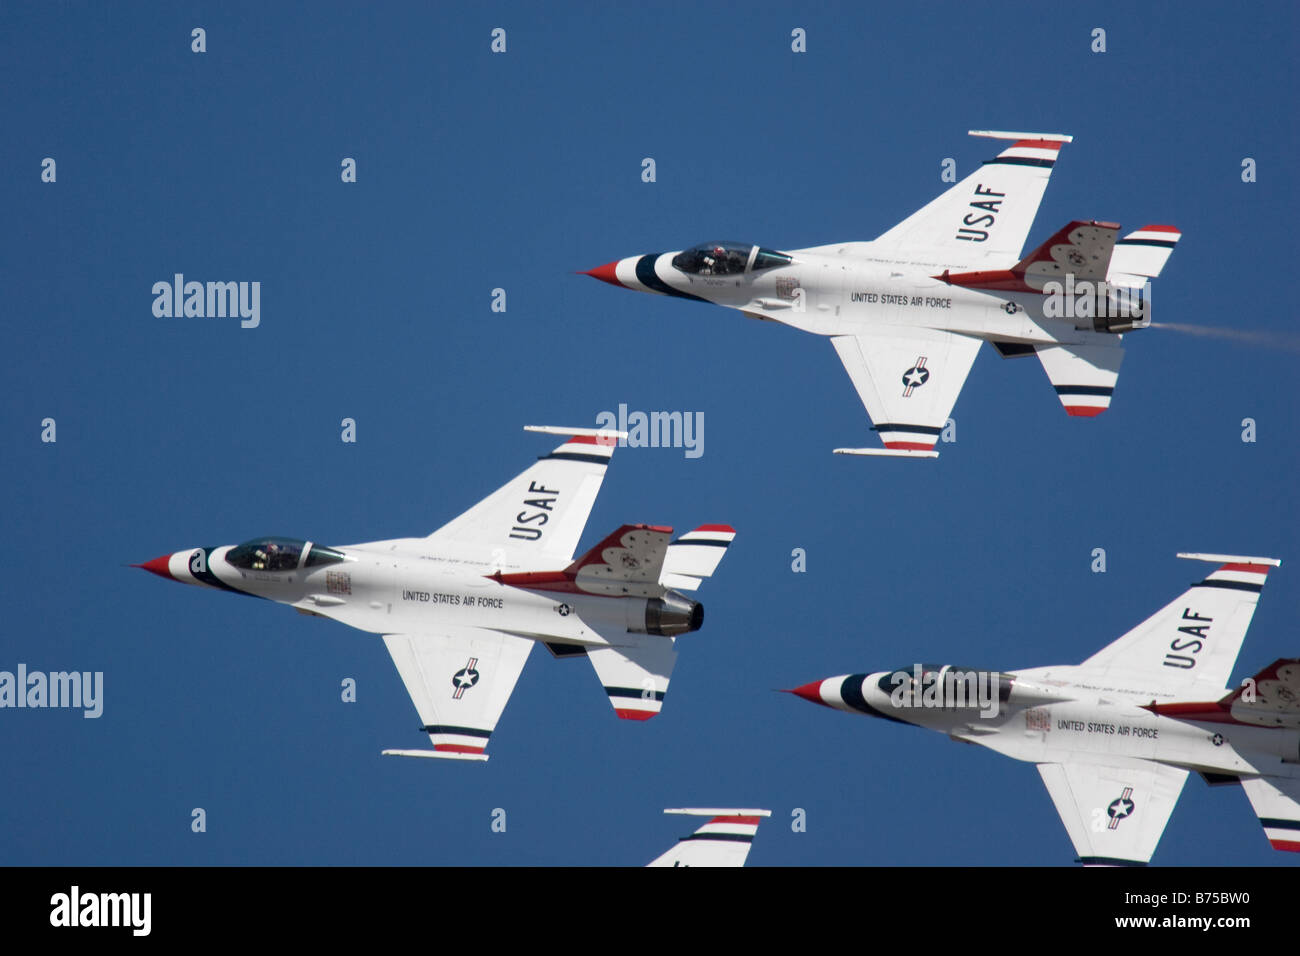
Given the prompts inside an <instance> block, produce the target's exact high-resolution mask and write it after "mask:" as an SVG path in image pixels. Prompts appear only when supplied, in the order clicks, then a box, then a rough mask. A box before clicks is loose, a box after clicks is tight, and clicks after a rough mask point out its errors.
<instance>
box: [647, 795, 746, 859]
mask: <svg viewBox="0 0 1300 956" xmlns="http://www.w3.org/2000/svg"><path fill="white" fill-rule="evenodd" d="M664 813H681V814H686V815H688V816H695V817H709V820H708V822H707V823H705V824H704V825H703V826H701V827H700V828H699V829H697V830H696V831H695V832H694V833H692V834H691V835H690V836H686V837H682V838H681V839H680V840H678V841H677V845H676V846H674V847H673V848H672V849H671V850H669V851H668V852H667V853H665V854H663V855H662V856H660V857H657V858H656V859H654V860H651V861H650V862H649V863H648V864H646V865H647V866H744V865H745V859H746V858H747V857H748V856H749V848H750V846H751V845H752V844H753V842H754V835H755V834H756V833H757V832H758V824H759V822H760V821H761V820H762V819H763V817H770V816H771V815H772V811H771V810H744V809H730V808H725V809H718V808H714V807H682V808H680V809H676V810H665V811H664Z"/></svg>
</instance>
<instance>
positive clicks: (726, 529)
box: [695, 524, 736, 534]
mask: <svg viewBox="0 0 1300 956" xmlns="http://www.w3.org/2000/svg"><path fill="white" fill-rule="evenodd" d="M695 530H696V531H721V532H722V533H723V534H735V533H736V529H735V528H733V527H732V526H731V525H729V524H702V525H700V526H699V527H698V528H696V529H695Z"/></svg>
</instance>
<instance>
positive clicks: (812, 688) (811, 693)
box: [787, 680, 830, 707]
mask: <svg viewBox="0 0 1300 956" xmlns="http://www.w3.org/2000/svg"><path fill="white" fill-rule="evenodd" d="M787 693H790V694H794V695H795V696H797V697H802V698H803V699H804V700H806V701H811V702H812V703H814V704H821V705H822V706H823V707H829V706H830V705H829V704H827V703H826V701H824V700H822V682H821V681H819V680H815V681H813V682H812V683H811V684H804V685H803V686H802V687H796V688H795V689H794V690H791V691H787Z"/></svg>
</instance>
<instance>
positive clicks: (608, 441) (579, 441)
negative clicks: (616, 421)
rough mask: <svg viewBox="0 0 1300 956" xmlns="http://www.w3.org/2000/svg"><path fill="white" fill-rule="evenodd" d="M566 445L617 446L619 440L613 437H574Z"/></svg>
mask: <svg viewBox="0 0 1300 956" xmlns="http://www.w3.org/2000/svg"><path fill="white" fill-rule="evenodd" d="M564 444H566V445H604V446H609V445H616V444H618V439H617V438H615V437H613V436H612V435H574V436H573V437H572V438H570V439H569V440H568V441H566V442H565V443H564Z"/></svg>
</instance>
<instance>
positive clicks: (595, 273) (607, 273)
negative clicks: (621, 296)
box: [582, 259, 623, 289]
mask: <svg viewBox="0 0 1300 956" xmlns="http://www.w3.org/2000/svg"><path fill="white" fill-rule="evenodd" d="M617 268H618V260H617V259H615V260H614V261H613V262H607V263H605V264H604V265H603V266H596V268H594V269H588V270H587V271H586V272H584V273H582V275H585V276H591V277H592V278H593V279H599V280H600V281H601V282H608V283H609V284H610V285H616V286H618V287H619V288H620V289H621V288H623V283H621V282H619V281H618V276H617V275H615V270H616V269H617Z"/></svg>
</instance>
